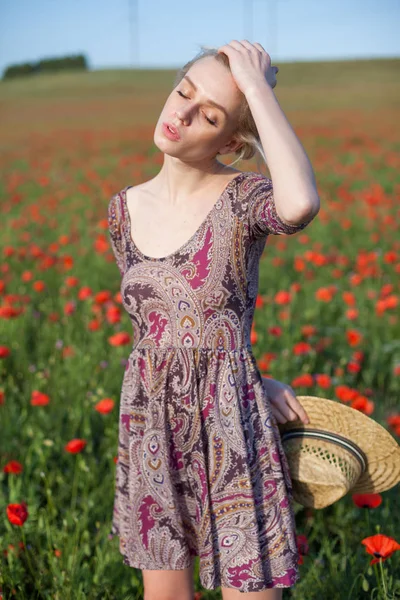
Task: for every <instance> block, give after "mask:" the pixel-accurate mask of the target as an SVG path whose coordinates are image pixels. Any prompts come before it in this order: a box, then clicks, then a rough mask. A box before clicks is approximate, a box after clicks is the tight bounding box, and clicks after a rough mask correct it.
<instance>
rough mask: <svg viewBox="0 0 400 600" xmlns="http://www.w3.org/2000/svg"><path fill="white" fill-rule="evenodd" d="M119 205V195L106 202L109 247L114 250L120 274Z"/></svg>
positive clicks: (121, 264) (123, 265)
mask: <svg viewBox="0 0 400 600" xmlns="http://www.w3.org/2000/svg"><path fill="white" fill-rule="evenodd" d="M121 216H122V213H121V205H120V201H119V196H118V194H116V195H115V196H113V197H112V198H111V200H110V202H109V204H108V232H109V237H110V242H111V248H112V250H113V252H114V256H115V260H116V263H117V266H118V269H119V271H120V273H121V275H123V274H124V272H125V258H124V247H123V239H122V231H121V225H122V222H121Z"/></svg>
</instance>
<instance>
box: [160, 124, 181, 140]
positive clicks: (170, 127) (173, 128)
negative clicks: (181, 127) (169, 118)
mask: <svg viewBox="0 0 400 600" xmlns="http://www.w3.org/2000/svg"><path fill="white" fill-rule="evenodd" d="M164 125H165V126H166V127H168V128H169V129H170V130H171V132H172V133H173V134H174V135H175V136H176V138H177V139H178V140H179V139H180V138H181V136H180V133H179V131H178V129H177V128H176V127H175V125H172V123H166V122H165V123H164Z"/></svg>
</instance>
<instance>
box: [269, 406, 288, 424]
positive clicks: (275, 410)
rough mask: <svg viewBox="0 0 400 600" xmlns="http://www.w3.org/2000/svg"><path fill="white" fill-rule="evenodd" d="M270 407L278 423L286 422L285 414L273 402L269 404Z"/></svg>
mask: <svg viewBox="0 0 400 600" xmlns="http://www.w3.org/2000/svg"><path fill="white" fill-rule="evenodd" d="M271 409H272V412H273V414H274V417H275V419H276V420H277V421H278V423H286V421H287V418H286V417H285V415H284V414H283V413H281V411H280V410H279V408H277V407H276V406H275V405H274V404H271Z"/></svg>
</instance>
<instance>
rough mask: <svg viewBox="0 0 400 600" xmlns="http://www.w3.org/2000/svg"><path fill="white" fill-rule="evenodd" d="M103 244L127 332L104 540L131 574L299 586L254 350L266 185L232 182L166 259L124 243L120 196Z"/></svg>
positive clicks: (282, 465) (277, 454) (275, 223)
mask: <svg viewBox="0 0 400 600" xmlns="http://www.w3.org/2000/svg"><path fill="white" fill-rule="evenodd" d="M129 187H130V186H128V187H126V188H124V189H122V190H121V191H120V192H119V193H117V194H115V195H114V196H112V198H111V199H110V201H109V206H108V223H109V234H110V240H111V245H112V249H113V252H114V254H115V259H116V263H117V265H118V268H119V270H120V273H121V287H120V291H121V296H122V304H123V306H124V308H125V310H126V311H127V312H128V315H129V317H130V319H131V322H132V327H133V347H132V351H131V353H130V354H129V357H128V361H127V365H126V369H125V373H124V377H123V382H122V390H121V397H120V409H119V410H120V414H119V441H118V460H117V464H116V485H115V500H114V512H113V520H112V528H111V535H113V534H114V535H117V536H118V537H119V549H120V552H121V554H122V555H123V562H124V563H125V564H127V565H129V566H131V567H135V568H138V569H173V570H176V569H184V568H185V567H188V566H189V565H190V563H191V562H192V561H193V557H194V556H198V557H199V576H200V583H201V585H202V586H203V587H204V588H205V589H216V588H217V587H219V586H223V587H228V588H234V589H236V590H239V591H240V592H257V591H260V590H263V589H267V588H271V587H290V586H292V585H294V583H295V582H296V581H298V579H299V570H298V568H299V567H298V560H299V554H298V549H297V544H296V530H295V520H294V512H293V509H292V504H291V503H292V501H293V496H292V484H291V479H290V473H289V468H288V463H287V460H286V456H285V454H284V451H283V447H282V443H281V438H280V434H279V430H278V426H277V422H276V420H275V417H274V415H273V413H272V412H271V405H270V402H269V399H268V396H267V394H266V392H265V390H264V388H263V384H262V378H261V374H260V372H259V369H258V367H257V363H256V359H255V357H254V355H253V352H252V346H251V343H250V333H251V326H252V320H253V314H254V309H255V302H256V297H257V292H258V275H259V260H260V257H261V254H262V252H263V249H264V246H265V243H266V239H267V237H268V235H269V234H274V235H279V234H286V235H290V234H294V233H296V231H299V230H301V229H304V227H306V226H307V225H308V223H309V222H310V221H311V220H312V218H311V219H309V220H308V221H306V222H304V223H301V224H299V225H297V226H291V225H288V224H286V223H284V222H283V221H282V220H281V219H280V217H279V216H278V214H277V212H276V208H275V204H274V196H273V189H272V181H271V179H269V178H267V177H265V176H263V175H261V174H258V173H253V172H251V171H244V172H240V173H239V174H238V175H236V176H235V177H234V178H233V179H231V180H230V181H229V183H228V184H227V186H226V187H225V189H224V191H223V193H222V194H221V196H220V197H219V198H218V200H217V202H216V203H215V204H214V206H213V208H212V209H211V211H210V212H209V213H208V215H207V217H206V219H205V220H204V221H203V223H202V224H201V226H200V227H199V228H198V230H197V231H196V232H195V234H194V235H193V236H192V237H191V238H190V239H189V240H188V241H187V242H186V243H185V244H183V245H182V246H181V247H180V248H179V249H178V250H176V251H175V252H173V253H172V254H169V255H168V256H165V257H162V258H152V257H150V256H146V255H144V254H143V253H142V252H141V251H140V250H139V248H138V247H137V246H136V245H135V243H134V241H133V239H132V235H131V221H130V215H129V213H128V210H127V201H126V191H127V189H128V188H129Z"/></svg>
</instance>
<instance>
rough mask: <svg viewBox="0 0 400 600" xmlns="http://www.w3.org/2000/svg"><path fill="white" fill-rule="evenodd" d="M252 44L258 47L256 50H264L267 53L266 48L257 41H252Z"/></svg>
mask: <svg viewBox="0 0 400 600" xmlns="http://www.w3.org/2000/svg"><path fill="white" fill-rule="evenodd" d="M254 46H255V47H256V48H258V50H260V51H261V52H265V54H267V52H266V50H265V49H264V48H263V47H262V46H261V44H259V43H258V42H254Z"/></svg>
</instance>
